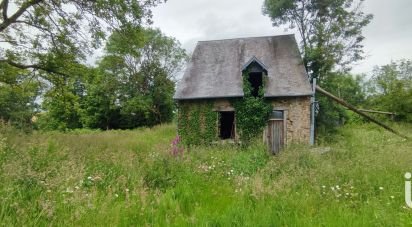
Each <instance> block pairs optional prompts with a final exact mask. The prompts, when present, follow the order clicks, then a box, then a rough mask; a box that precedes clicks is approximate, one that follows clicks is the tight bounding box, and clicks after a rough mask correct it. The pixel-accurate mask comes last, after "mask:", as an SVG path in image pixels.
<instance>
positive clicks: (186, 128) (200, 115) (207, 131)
mask: <svg viewBox="0 0 412 227" xmlns="http://www.w3.org/2000/svg"><path fill="white" fill-rule="evenodd" d="M177 124H178V134H179V136H181V138H182V142H183V143H184V144H186V145H199V144H211V143H212V142H214V141H216V140H217V139H218V137H217V136H218V133H217V128H218V113H216V112H215V111H213V101H201V102H199V101H196V102H190V101H187V102H186V101H181V102H179V103H178V120H177Z"/></svg>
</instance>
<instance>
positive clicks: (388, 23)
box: [153, 0, 412, 73]
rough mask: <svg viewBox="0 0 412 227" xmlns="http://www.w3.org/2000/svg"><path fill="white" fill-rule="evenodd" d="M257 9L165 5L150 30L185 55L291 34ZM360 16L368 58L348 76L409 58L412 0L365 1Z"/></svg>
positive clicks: (184, 2)
mask: <svg viewBox="0 0 412 227" xmlns="http://www.w3.org/2000/svg"><path fill="white" fill-rule="evenodd" d="M262 4H263V0H168V1H167V3H165V4H162V5H160V6H157V7H156V8H155V9H154V10H153V13H154V18H153V19H154V26H155V27H158V28H160V29H161V30H162V31H163V32H164V33H165V34H166V35H169V36H173V37H175V38H177V39H178V40H179V41H180V42H181V43H182V45H183V47H184V48H186V49H187V50H188V51H189V52H191V51H192V50H193V49H194V47H195V45H196V42H197V41H200V40H213V39H225V38H239V37H250V36H253V37H254V36H268V35H281V34H290V33H295V32H294V31H293V30H288V31H286V30H285V29H284V28H274V27H273V26H272V24H271V22H270V19H269V18H268V17H266V16H263V15H262V10H261V9H262ZM364 11H365V12H367V13H372V14H373V15H374V19H373V21H372V22H371V23H370V24H369V25H368V26H367V27H366V28H365V29H364V33H363V34H364V36H365V37H366V40H365V41H364V45H365V48H364V50H365V52H366V54H367V57H366V59H365V60H363V61H362V62H359V63H358V64H357V65H356V66H354V68H353V72H355V73H369V72H370V71H371V70H372V69H373V66H375V65H383V64H387V63H389V62H390V61H391V60H399V59H402V58H406V59H412V0H366V2H365V6H364ZM297 35H298V34H297V33H296V36H297Z"/></svg>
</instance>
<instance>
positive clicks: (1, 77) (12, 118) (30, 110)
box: [0, 63, 43, 128]
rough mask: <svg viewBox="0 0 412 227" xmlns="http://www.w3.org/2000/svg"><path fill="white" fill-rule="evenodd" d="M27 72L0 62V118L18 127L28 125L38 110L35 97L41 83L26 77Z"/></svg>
mask: <svg viewBox="0 0 412 227" xmlns="http://www.w3.org/2000/svg"><path fill="white" fill-rule="evenodd" d="M28 73H29V72H28V71H27V70H21V69H16V68H15V67H11V66H10V65H8V64H5V63H0V120H3V121H7V122H10V123H11V124H13V125H14V126H17V127H19V128H26V127H28V126H30V124H31V119H32V117H33V116H34V115H35V113H36V112H37V111H38V105H37V103H36V97H37V96H38V95H39V93H40V90H41V88H42V85H43V84H42V82H41V81H38V80H36V79H35V78H28V77H27V76H26V75H27V74H28Z"/></svg>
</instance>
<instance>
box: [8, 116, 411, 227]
mask: <svg viewBox="0 0 412 227" xmlns="http://www.w3.org/2000/svg"><path fill="white" fill-rule="evenodd" d="M397 128H398V129H399V130H400V131H402V132H403V133H404V134H407V135H412V127H411V125H404V126H397ZM175 135H176V129H175V127H174V126H173V125H164V126H158V127H155V128H152V129H138V130H133V131H107V132H97V131H75V132H70V133H39V132H34V133H32V134H29V135H26V134H23V133H20V132H16V131H14V130H12V129H8V128H4V127H3V128H2V129H1V131H0V169H1V171H0V182H1V183H0V220H1V221H0V223H1V225H3V226H48V225H65V226H66V225H68V226H79V225H80V226H95V225H99V226H113V225H121V226H130V225H132V226H166V225H172V226H199V225H201V226H275V225H276V226H279V225H280V226H365V225H366V226H399V225H411V224H412V209H410V208H406V207H405V206H406V205H405V203H404V178H403V175H404V173H405V172H407V171H412V141H410V140H409V141H405V140H403V139H401V138H398V137H396V136H394V135H392V134H390V133H388V132H385V131H383V130H380V129H378V128H376V127H375V126H372V125H367V124H366V125H362V126H347V127H346V128H342V129H341V130H340V131H339V133H338V134H337V135H336V136H334V137H333V138H332V139H331V140H328V142H326V140H322V139H321V141H320V142H319V143H320V145H319V148H317V149H311V148H309V147H307V146H303V145H291V146H289V147H288V148H287V149H286V150H285V151H283V153H282V154H281V155H279V156H270V155H267V154H266V152H265V149H264V147H263V146H262V145H259V144H256V145H254V146H252V147H250V148H248V149H245V150H241V149H239V148H237V147H234V146H229V145H226V146H223V145H222V146H213V147H193V148H191V149H185V150H184V152H183V154H181V155H178V156H173V155H171V145H170V143H171V141H172V140H173V138H174V137H175ZM324 147H330V151H329V152H326V153H322V152H319V151H323V150H325V149H324ZM326 150H327V149H326Z"/></svg>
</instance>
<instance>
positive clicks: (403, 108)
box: [366, 60, 412, 122]
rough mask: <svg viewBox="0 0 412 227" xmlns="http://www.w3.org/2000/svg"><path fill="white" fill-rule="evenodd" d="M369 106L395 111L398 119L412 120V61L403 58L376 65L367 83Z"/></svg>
mask: <svg viewBox="0 0 412 227" xmlns="http://www.w3.org/2000/svg"><path fill="white" fill-rule="evenodd" d="M366 87H367V92H368V93H367V94H368V107H370V108H373V109H378V110H382V111H388V112H394V113H396V114H397V117H396V119H397V120H400V121H407V122H412V62H411V61H410V60H401V61H399V62H392V63H390V64H388V65H384V66H380V67H376V68H375V69H374V71H373V73H372V78H371V79H370V80H369V81H368V83H367V84H366Z"/></svg>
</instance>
